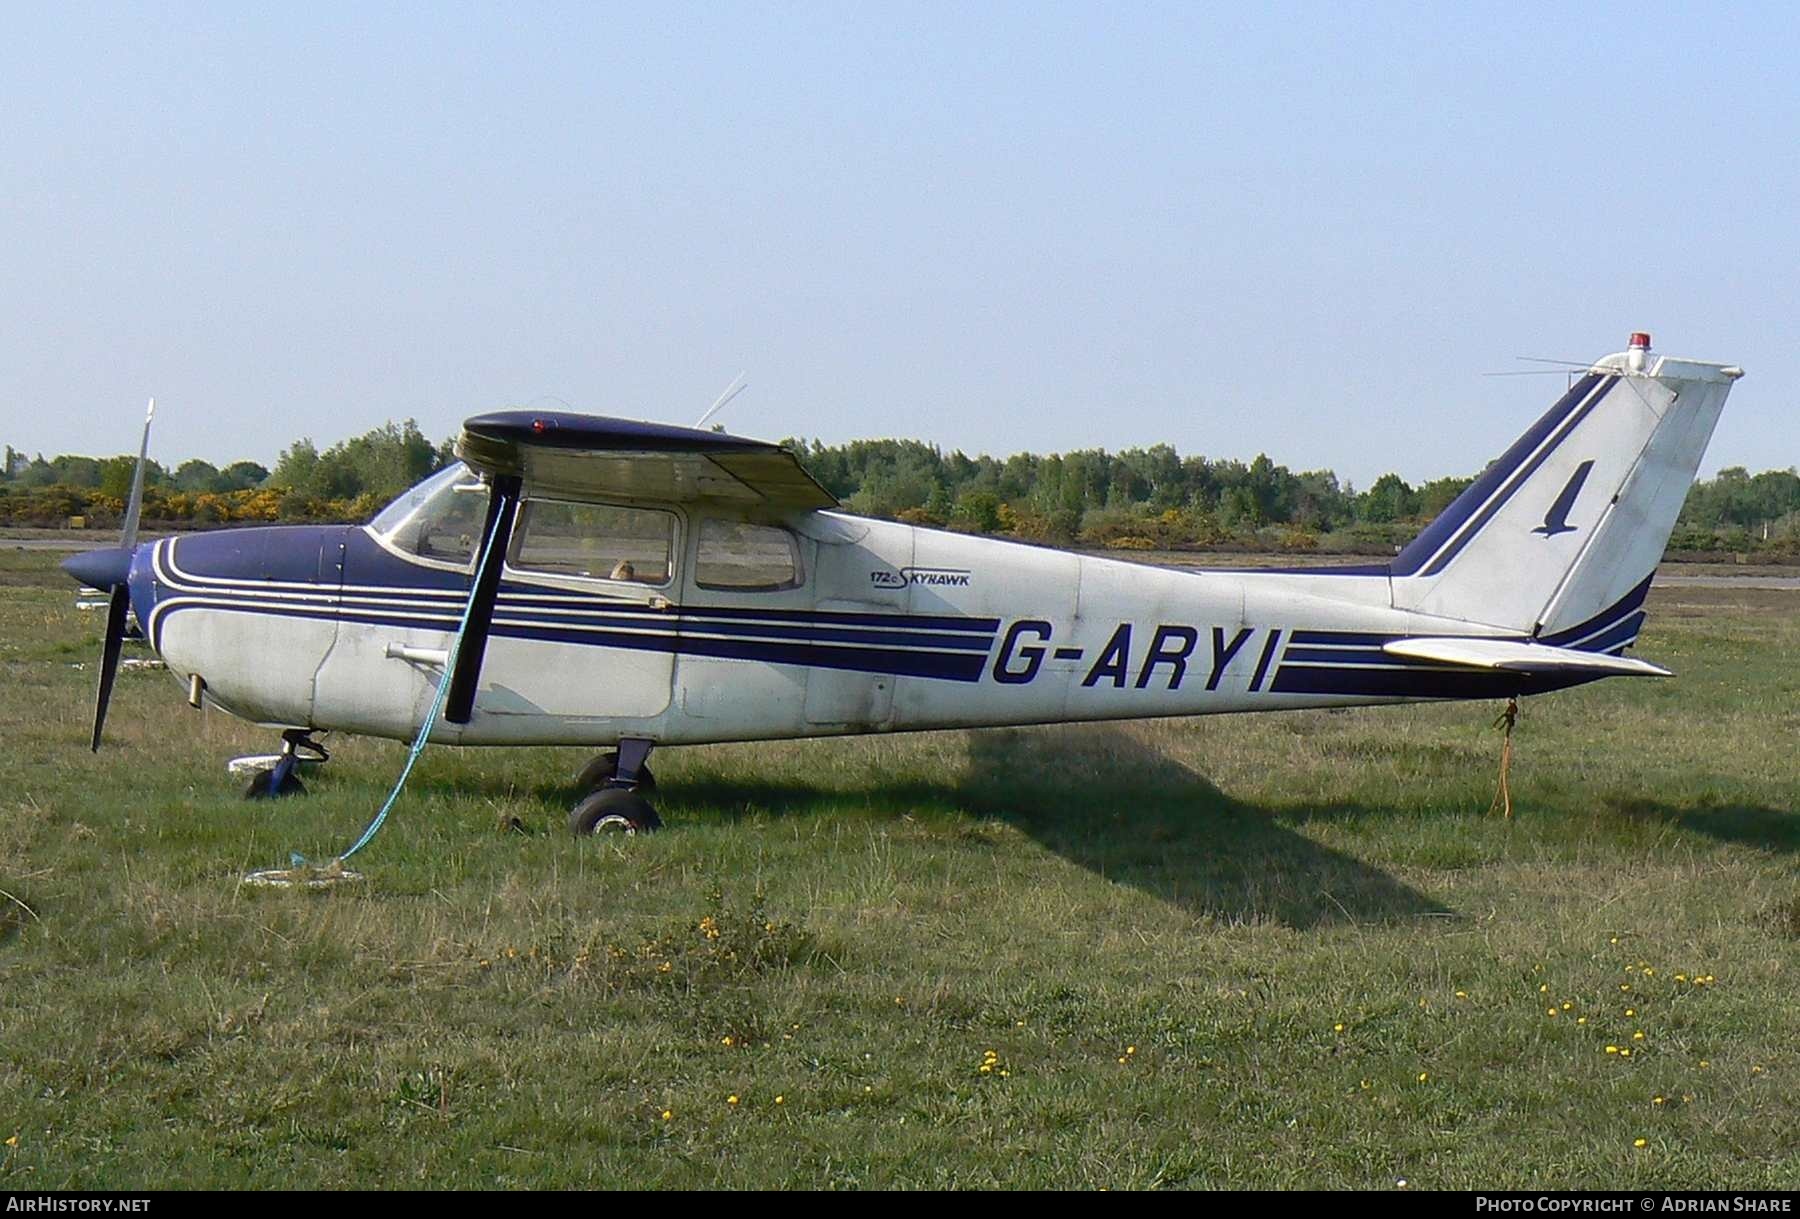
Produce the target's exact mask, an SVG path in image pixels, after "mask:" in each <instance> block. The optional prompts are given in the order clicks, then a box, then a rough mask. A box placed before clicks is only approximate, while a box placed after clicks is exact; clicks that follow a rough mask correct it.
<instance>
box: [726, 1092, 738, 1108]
mask: <svg viewBox="0 0 1800 1219" xmlns="http://www.w3.org/2000/svg"><path fill="white" fill-rule="evenodd" d="M725 1103H726V1104H728V1105H735V1104H737V1103H738V1098H737V1093H735V1092H733V1093H732V1094H731V1095H730V1096H727V1097H726V1098H725Z"/></svg>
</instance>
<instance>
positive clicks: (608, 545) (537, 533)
mask: <svg viewBox="0 0 1800 1219" xmlns="http://www.w3.org/2000/svg"><path fill="white" fill-rule="evenodd" d="M674 559H675V516H674V514H673V513H670V512H661V511H658V510H656V509H654V508H622V507H616V506H614V505H611V504H581V503H570V502H564V501H560V500H547V499H535V500H528V501H527V502H526V504H525V518H524V521H523V524H522V526H521V528H520V530H519V533H518V539H517V541H516V542H514V544H513V552H512V557H511V561H512V565H513V567H514V568H515V569H516V570H519V571H531V572H543V573H545V574H548V575H556V576H577V577H580V578H583V579H593V580H619V581H624V582H627V583H631V584H644V585H649V586H652V587H660V586H661V585H664V584H667V583H668V582H669V577H670V575H671V574H672V573H673V570H674Z"/></svg>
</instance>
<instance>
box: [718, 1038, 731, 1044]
mask: <svg viewBox="0 0 1800 1219" xmlns="http://www.w3.org/2000/svg"><path fill="white" fill-rule="evenodd" d="M719 1044H720V1045H730V1044H731V1038H729V1037H721V1038H719Z"/></svg>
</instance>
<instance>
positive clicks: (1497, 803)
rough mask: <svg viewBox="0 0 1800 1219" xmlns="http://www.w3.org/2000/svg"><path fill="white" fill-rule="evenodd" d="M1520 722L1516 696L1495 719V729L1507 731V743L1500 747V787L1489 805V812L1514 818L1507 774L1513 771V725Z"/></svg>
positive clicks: (1510, 699) (1507, 702)
mask: <svg viewBox="0 0 1800 1219" xmlns="http://www.w3.org/2000/svg"><path fill="white" fill-rule="evenodd" d="M1518 722H1519V700H1518V698H1517V697H1516V696H1515V697H1513V698H1509V699H1507V700H1506V710H1504V711H1502V712H1501V713H1500V714H1499V715H1497V716H1495V717H1494V727H1496V728H1504V729H1505V730H1506V742H1505V744H1503V745H1501V746H1500V786H1499V788H1498V789H1497V790H1496V791H1495V792H1494V799H1493V802H1492V803H1490V804H1489V805H1488V812H1489V813H1492V812H1493V811H1494V810H1495V809H1499V810H1500V813H1501V815H1502V816H1504V817H1506V818H1508V819H1510V818H1511V817H1512V789H1511V788H1510V787H1508V786H1507V783H1506V777H1507V773H1508V772H1509V771H1511V770H1512V736H1513V725H1514V724H1516V723H1518Z"/></svg>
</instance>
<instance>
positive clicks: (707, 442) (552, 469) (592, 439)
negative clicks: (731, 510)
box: [444, 411, 837, 724]
mask: <svg viewBox="0 0 1800 1219" xmlns="http://www.w3.org/2000/svg"><path fill="white" fill-rule="evenodd" d="M456 455H457V456H458V457H460V458H462V459H463V461H465V462H467V463H468V465H469V466H470V468H472V469H474V470H476V471H477V472H479V473H480V474H482V475H483V476H484V477H486V479H487V480H488V483H489V485H490V486H491V488H492V490H491V491H490V493H489V496H488V513H487V523H486V525H484V526H483V528H482V538H483V541H482V545H481V553H480V556H479V558H478V560H477V562H476V564H475V582H474V584H473V585H472V586H471V587H470V589H469V602H468V606H467V608H466V609H465V610H464V616H463V622H464V625H463V628H462V630H461V632H460V635H459V638H458V639H457V641H456V643H455V644H454V645H453V648H452V654H453V655H454V656H455V660H454V662H453V663H452V665H451V673H450V684H449V689H448V694H447V697H446V699H445V701H444V718H445V719H447V720H449V721H450V722H451V723H453V724H466V723H468V722H469V717H470V716H471V715H472V714H473V713H474V707H475V687H476V683H477V682H478V681H479V680H480V678H481V662H482V657H483V655H484V654H485V653H486V651H487V641H488V632H489V629H490V628H491V626H492V624H493V620H494V605H495V601H496V598H497V597H498V596H499V592H500V572H501V568H502V566H503V564H501V563H492V562H490V561H489V560H490V558H491V557H492V556H493V555H495V554H499V555H504V554H506V548H507V544H508V542H509V541H510V539H511V537H512V529H513V523H514V521H515V519H516V518H517V515H518V508H519V500H520V497H521V496H522V495H523V494H524V491H525V488H526V487H528V486H529V487H530V489H531V492H532V494H534V495H549V496H557V495H565V496H568V497H570V498H572V499H602V498H605V499H612V498H623V499H641V500H653V501H657V502H661V503H687V502H694V501H698V500H711V501H714V502H726V503H736V504H740V505H743V506H744V507H747V508H767V509H773V510H776V511H780V512H791V511H797V510H804V509H807V508H835V507H837V498H836V497H835V496H833V495H832V494H831V493H830V492H829V491H827V490H825V488H824V487H821V486H820V485H819V484H818V483H817V482H816V481H814V479H813V477H812V475H810V474H808V473H807V472H806V470H805V469H804V468H803V467H802V466H801V465H800V462H799V460H798V459H797V458H796V457H795V456H794V455H793V454H792V453H790V452H789V451H788V450H786V449H784V448H782V447H781V446H780V445H778V444H770V443H769V442H768V441H766V440H745V439H744V438H742V437H740V436H727V435H726V434H725V433H723V432H704V431H700V430H699V429H697V428H685V427H673V426H671V425H669V424H666V423H643V422H639V421H636V420H631V419H608V418H604V417H601V416H596V415H575V414H569V413H566V412H561V411H545V412H538V411H497V412H495V413H493V414H491V415H477V416H475V417H474V418H473V419H469V420H466V421H464V423H463V430H462V435H461V436H459V437H457V439H456Z"/></svg>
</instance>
